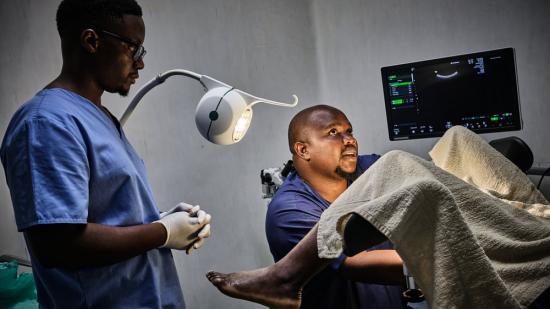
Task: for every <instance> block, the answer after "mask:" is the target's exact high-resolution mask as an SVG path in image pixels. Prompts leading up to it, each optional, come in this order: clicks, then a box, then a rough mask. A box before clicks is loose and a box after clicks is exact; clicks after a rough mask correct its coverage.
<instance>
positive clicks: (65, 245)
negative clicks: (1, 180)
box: [26, 223, 166, 268]
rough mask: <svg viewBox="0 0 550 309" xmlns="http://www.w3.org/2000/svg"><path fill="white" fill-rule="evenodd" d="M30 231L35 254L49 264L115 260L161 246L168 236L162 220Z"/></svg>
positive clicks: (82, 264)
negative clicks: (141, 223) (161, 222)
mask: <svg viewBox="0 0 550 309" xmlns="http://www.w3.org/2000/svg"><path fill="white" fill-rule="evenodd" d="M26 233H27V237H28V239H29V242H30V244H31V249H32V250H33V253H34V255H35V256H36V257H37V258H38V260H39V261H40V263H41V264H43V265H44V266H45V267H65V268H81V267H93V266H102V265H109V264H114V263H117V262H121V261H123V260H126V259H128V258H131V257H134V256H137V255H140V254H142V253H144V252H147V251H148V250H151V249H154V248H157V247H160V246H161V245H162V244H163V243H164V241H165V240H166V230H165V228H164V227H163V226H162V225H161V224H159V223H152V224H143V225H135V226H127V227H116V226H108V225H101V224H95V223H88V224H82V225H80V224H49V225H42V226H35V227H33V228H30V229H29V230H28V231H26Z"/></svg>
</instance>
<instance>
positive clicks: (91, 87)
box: [46, 67, 103, 107]
mask: <svg viewBox="0 0 550 309" xmlns="http://www.w3.org/2000/svg"><path fill="white" fill-rule="evenodd" d="M46 88H62V89H66V90H69V91H72V92H74V93H76V94H78V95H80V96H82V97H84V98H86V99H88V100H90V101H91V102H92V103H94V104H95V105H97V106H98V107H101V96H102V95H103V89H101V88H100V87H99V86H98V85H97V84H96V83H95V82H94V81H93V79H92V78H90V77H89V76H88V75H87V74H85V73H82V72H71V71H70V70H68V69H67V68H66V67H63V69H62V70H61V74H59V76H58V77H57V78H56V79H54V80H53V81H52V82H51V83H49V84H48V85H47V86H46Z"/></svg>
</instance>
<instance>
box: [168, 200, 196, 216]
mask: <svg viewBox="0 0 550 309" xmlns="http://www.w3.org/2000/svg"><path fill="white" fill-rule="evenodd" d="M199 210H200V206H199V205H196V206H193V205H189V204H187V203H185V202H180V203H179V204H177V205H176V206H175V207H172V208H171V209H170V210H168V211H165V212H161V213H160V217H161V218H163V217H164V216H167V215H169V214H173V213H175V212H179V211H186V212H188V213H189V214H191V215H192V216H196V213H197V212H198V211H199Z"/></svg>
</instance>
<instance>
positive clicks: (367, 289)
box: [266, 154, 402, 309]
mask: <svg viewBox="0 0 550 309" xmlns="http://www.w3.org/2000/svg"><path fill="white" fill-rule="evenodd" d="M378 158H380V156H379V155H376V154H371V155H362V156H359V158H358V162H357V173H358V175H361V174H362V173H363V172H364V171H365V170H367V168H369V167H370V166H371V165H372V164H373V163H374V162H375V161H376V160H377V159H378ZM329 206H330V203H329V202H327V201H326V200H325V199H323V198H322V197H321V196H320V195H319V193H317V191H315V190H314V189H313V188H311V187H310V186H309V185H308V184H307V183H305V182H304V181H303V179H302V178H301V177H300V176H299V175H298V174H297V173H296V172H295V171H293V172H291V173H290V174H289V176H288V177H287V179H286V180H285V182H284V183H283V184H282V185H281V187H280V188H279V189H278V190H277V192H276V193H275V195H274V196H273V199H272V200H271V203H270V204H269V206H268V210H267V215H266V235H267V240H268V242H269V248H270V250H271V254H272V255H273V258H274V259H275V261H278V260H280V259H281V258H283V257H284V256H285V255H286V254H287V253H288V252H289V251H290V250H291V249H292V248H293V247H294V246H295V245H296V244H297V243H298V242H300V240H301V239H302V238H304V236H305V235H306V234H307V233H308V232H309V231H310V230H311V229H312V228H313V227H314V226H315V224H317V222H318V221H319V219H320V218H321V214H322V213H323V211H325V209H327V208H328V207H329ZM389 248H393V246H392V245H391V244H390V243H389V242H386V243H383V244H381V245H378V246H375V247H372V248H371V249H370V250H374V249H389ZM345 258H346V257H345V255H343V254H342V255H341V256H340V257H339V258H338V259H337V260H336V261H334V262H333V263H332V264H331V265H330V266H329V267H327V268H325V269H324V270H323V271H321V272H320V273H319V274H317V275H315V277H313V278H312V279H311V280H310V282H309V283H308V284H307V285H306V286H305V287H304V290H303V294H302V307H301V308H311V309H313V308H315V309H322V308H327V309H332V308H342V309H344V308H345V309H359V308H362V309H365V308H367V309H368V308H401V307H402V305H401V287H399V286H385V285H378V284H367V283H360V282H354V281H351V280H348V279H346V278H344V277H341V276H340V275H339V274H338V268H339V267H340V265H341V263H342V262H343V261H344V259H345Z"/></svg>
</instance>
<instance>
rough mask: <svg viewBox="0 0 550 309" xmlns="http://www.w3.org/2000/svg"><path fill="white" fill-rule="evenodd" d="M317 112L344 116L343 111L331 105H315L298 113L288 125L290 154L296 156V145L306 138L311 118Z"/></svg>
mask: <svg viewBox="0 0 550 309" xmlns="http://www.w3.org/2000/svg"><path fill="white" fill-rule="evenodd" d="M317 111H327V112H330V113H334V114H342V115H344V113H343V112H342V111H341V110H339V109H337V108H335V107H332V106H329V105H314V106H311V107H308V108H306V109H303V110H301V111H300V112H298V114H296V115H295V116H294V117H293V118H292V120H291V121H290V124H289V125H288V148H289V149H290V153H292V154H295V153H294V143H296V142H298V141H300V140H303V139H304V138H305V136H304V134H305V129H306V127H307V126H308V125H309V117H310V116H311V114H313V113H315V112H317Z"/></svg>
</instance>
